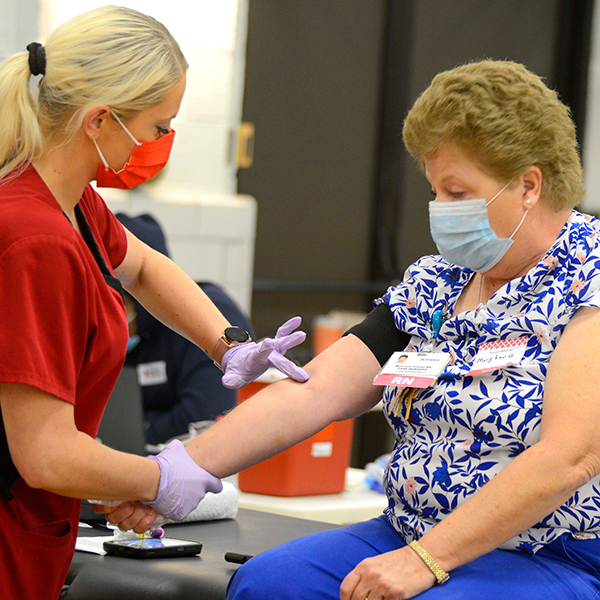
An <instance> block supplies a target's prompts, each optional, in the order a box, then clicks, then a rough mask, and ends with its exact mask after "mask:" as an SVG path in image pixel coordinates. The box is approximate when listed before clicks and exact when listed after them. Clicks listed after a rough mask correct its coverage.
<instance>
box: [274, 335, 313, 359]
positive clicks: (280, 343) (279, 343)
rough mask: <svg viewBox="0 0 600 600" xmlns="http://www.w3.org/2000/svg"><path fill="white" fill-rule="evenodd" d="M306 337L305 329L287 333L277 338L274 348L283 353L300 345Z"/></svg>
mask: <svg viewBox="0 0 600 600" xmlns="http://www.w3.org/2000/svg"><path fill="white" fill-rule="evenodd" d="M305 339H306V333H304V331H295V332H294V333H292V334H291V335H286V336H285V337H283V338H276V339H275V344H274V349H275V350H276V351H277V352H281V354H283V353H284V352H285V351H286V350H289V349H290V348H293V347H294V346H299V345H300V344H301V343H302V342H303V341H304V340H305Z"/></svg>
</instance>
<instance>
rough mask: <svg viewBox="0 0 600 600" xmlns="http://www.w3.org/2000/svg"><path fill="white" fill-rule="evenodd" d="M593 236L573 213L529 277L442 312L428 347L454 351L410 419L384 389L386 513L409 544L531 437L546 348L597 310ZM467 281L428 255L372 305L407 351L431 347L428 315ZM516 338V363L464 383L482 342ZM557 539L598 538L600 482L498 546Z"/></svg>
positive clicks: (597, 226) (598, 253)
mask: <svg viewBox="0 0 600 600" xmlns="http://www.w3.org/2000/svg"><path fill="white" fill-rule="evenodd" d="M599 234H600V223H599V222H598V221H597V220H595V219H592V218H591V217H589V216H585V215H582V214H580V213H578V212H575V211H573V213H572V215H571V216H570V218H569V220H568V221H567V223H566V224H565V226H564V228H563V230H562V231H561V233H560V235H559V237H558V239H557V240H556V242H555V243H554V245H553V246H552V247H551V248H550V250H549V251H548V252H547V253H546V255H545V256H544V257H543V258H542V259H541V260H540V261H539V263H538V264H537V265H536V266H535V267H533V268H532V269H531V270H530V271H529V272H528V273H527V274H526V275H524V276H523V277H520V278H518V279H514V280H513V281H511V282H510V283H508V284H507V285H505V286H504V287H502V288H501V289H500V290H498V291H497V292H496V293H495V294H494V296H492V298H491V299H490V300H488V302H487V303H486V304H485V305H480V307H479V308H478V309H477V310H475V311H467V312H463V313H460V314H458V315H455V316H450V317H449V318H448V319H447V320H446V321H445V322H444V323H443V325H442V327H441V329H440V330H439V334H438V337H437V340H436V344H435V351H436V352H449V353H450V355H451V361H450V363H449V366H448V367H447V368H446V370H445V371H444V372H443V373H442V375H441V376H440V377H439V378H438V380H437V382H436V383H435V384H434V385H433V386H432V387H430V388H426V389H424V390H422V391H420V392H419V393H418V394H417V395H416V396H415V397H414V399H413V402H412V408H411V409H410V416H409V418H408V420H406V418H405V414H404V411H400V413H399V414H398V416H394V411H393V408H394V396H395V392H396V389H395V388H393V387H390V386H388V387H386V389H385V391H384V395H383V404H384V412H385V415H386V418H387V420H388V422H389V423H390V425H391V426H392V428H393V430H394V432H395V436H396V445H395V447H394V451H393V453H392V456H391V459H390V462H389V464H388V466H387V469H386V472H385V488H386V493H387V496H388V500H389V507H388V508H387V509H386V513H387V516H388V518H389V519H390V521H391V523H392V524H393V526H394V527H395V528H396V529H397V530H398V531H399V532H400V534H401V535H402V536H403V538H404V539H406V541H407V542H410V541H411V540H412V539H415V538H419V537H421V536H422V535H423V534H424V533H426V532H427V531H429V530H430V529H431V528H432V527H433V526H434V525H435V524H436V523H437V522H438V521H440V520H441V519H443V518H444V517H445V516H446V515H448V514H449V513H450V512H452V510H454V509H455V508H456V507H457V506H459V505H460V504H461V503H463V502H464V501H465V500H467V499H468V498H469V496H471V495H472V494H473V493H474V492H476V491H477V490H478V489H479V488H480V487H481V486H482V485H483V484H485V483H486V482H487V481H488V480H490V479H491V478H493V477H494V476H495V475H497V474H498V473H499V472H500V471H501V470H502V468H504V467H505V466H506V465H507V464H508V463H510V461H511V460H512V459H513V458H515V457H516V456H518V455H519V454H520V453H521V452H523V450H525V449H527V448H529V447H530V446H532V445H533V444H535V443H536V442H537V441H538V440H539V436H540V423H541V414H542V399H543V395H544V383H545V380H546V371H547V368H548V363H549V361H550V356H551V355H552V351H553V350H554V348H555V347H556V345H557V343H558V341H559V340H560V337H561V335H562V332H563V330H564V328H565V326H566V325H567V323H568V322H569V320H570V319H571V318H572V317H573V315H574V314H575V311H576V310H577V309H578V308H579V307H582V306H595V307H600V240H599ZM472 276H473V271H470V270H469V269H464V268H461V267H457V266H456V265H453V264H451V263H448V262H447V261H445V260H444V259H443V258H441V257H439V256H426V257H424V258H422V259H420V260H419V261H418V262H416V263H415V264H413V265H412V266H411V267H409V268H408V270H407V271H406V274H405V278H404V281H403V282H402V283H401V284H400V285H398V286H397V287H395V288H390V289H389V290H388V292H387V294H386V295H385V296H384V297H383V298H381V299H380V300H378V301H376V304H378V303H381V302H385V303H387V304H388V305H389V307H390V309H391V312H392V315H393V317H394V320H395V322H396V325H397V327H398V328H399V329H401V330H402V331H405V332H406V333H408V334H409V335H411V336H412V337H411V342H410V345H409V349H413V350H415V351H419V350H422V349H423V348H424V346H425V344H426V343H427V342H429V341H430V340H431V339H432V336H433V333H432V325H431V323H432V317H433V313H434V312H435V311H437V310H443V311H444V312H445V313H446V314H448V315H452V312H453V309H454V305H455V303H456V301H457V299H458V297H459V296H460V293H461V292H462V290H463V289H464V287H465V286H466V284H467V283H468V282H469V280H470V278H471V277H472ZM515 338H526V351H525V355H524V358H523V359H522V361H521V363H520V364H518V365H515V366H509V367H505V368H502V369H499V370H496V371H493V372H491V373H485V374H482V375H479V376H475V377H473V376H469V375H467V373H468V372H469V371H470V369H471V365H472V363H473V360H474V358H475V356H476V354H477V351H478V349H479V348H480V346H481V345H482V344H486V343H488V342H494V341H497V340H505V339H515ZM599 368H600V364H599ZM565 400H567V399H565ZM565 532H570V533H571V534H572V535H573V536H574V537H576V538H589V537H598V533H599V532H600V477H596V478H594V479H592V480H591V481H589V482H588V483H587V484H585V485H584V486H583V487H581V488H580V489H579V490H578V491H577V492H576V493H575V494H574V495H573V496H572V497H571V498H570V500H568V501H567V502H566V503H565V504H564V505H563V506H561V507H560V508H559V509H558V510H556V511H555V512H553V513H552V514H550V515H549V516H548V517H546V518H545V519H544V520H543V521H541V522H540V523H538V524H537V525H535V526H534V527H531V528H530V529H528V530H527V531H525V532H523V533H521V534H520V535H518V536H515V537H514V538H512V539H511V540H509V541H508V542H506V543H505V544H503V546H502V547H503V548H511V549H519V550H526V551H530V552H536V551H537V550H539V549H540V548H542V547H543V546H544V545H545V544H548V543H549V542H551V541H552V540H554V539H556V538H557V537H559V536H560V535H562V534H564V533H565Z"/></svg>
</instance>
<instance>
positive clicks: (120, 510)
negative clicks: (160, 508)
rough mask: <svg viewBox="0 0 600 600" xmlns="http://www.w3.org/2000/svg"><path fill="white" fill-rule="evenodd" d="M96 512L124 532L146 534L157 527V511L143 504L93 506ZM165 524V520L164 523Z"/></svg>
mask: <svg viewBox="0 0 600 600" xmlns="http://www.w3.org/2000/svg"><path fill="white" fill-rule="evenodd" d="M92 508H93V509H94V512H97V513H100V514H102V513H104V514H105V516H106V520H107V521H108V522H109V523H112V524H113V525H117V526H118V527H119V528H120V529H122V530H123V531H130V530H132V531H135V533H145V532H146V531H148V530H149V529H150V528H151V527H152V526H153V525H155V523H154V522H155V519H156V516H157V515H156V511H155V510H154V509H153V508H151V507H150V506H146V505H145V504H142V503H141V502H137V501H135V502H132V501H125V502H121V503H120V504H118V505H117V506H114V505H113V506H110V505H106V504H96V503H94V504H93V505H92ZM162 522H164V519H163V521H162Z"/></svg>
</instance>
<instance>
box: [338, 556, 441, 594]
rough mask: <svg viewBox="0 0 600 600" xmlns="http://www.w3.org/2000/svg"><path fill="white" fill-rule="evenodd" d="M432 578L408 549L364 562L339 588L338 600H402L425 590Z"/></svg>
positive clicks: (424, 565) (425, 567) (426, 568)
mask: <svg viewBox="0 0 600 600" xmlns="http://www.w3.org/2000/svg"><path fill="white" fill-rule="evenodd" d="M434 583H435V576H434V575H433V573H432V572H431V571H430V570H429V568H428V567H427V565H426V564H425V563H424V562H423V561H422V560H421V559H420V558H419V557H418V556H417V554H415V552H413V550H411V549H410V548H409V547H408V546H407V547H405V548H401V549H400V550H394V551H392V552H386V553H385V554H379V555H378V556H373V557H370V558H366V559H365V560H363V561H362V562H360V563H359V564H358V565H357V566H356V568H355V569H354V570H353V571H351V572H350V573H349V574H348V575H347V576H346V578H345V579H344V581H342V585H341V587H340V600H365V599H368V600H405V599H406V598H413V597H414V596H417V595H418V594H420V593H421V592H424V591H425V590H428V589H429V588H430V587H432V586H433V584H434Z"/></svg>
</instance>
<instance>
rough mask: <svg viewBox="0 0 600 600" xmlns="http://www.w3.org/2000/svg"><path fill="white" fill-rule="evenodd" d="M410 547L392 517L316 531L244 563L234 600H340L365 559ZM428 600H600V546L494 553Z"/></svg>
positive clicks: (582, 543)
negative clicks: (345, 581)
mask: <svg viewBox="0 0 600 600" xmlns="http://www.w3.org/2000/svg"><path fill="white" fill-rule="evenodd" d="M403 546H405V543H404V541H403V540H402V538H401V537H400V536H399V535H398V534H397V533H396V531H395V530H394V529H393V528H392V526H391V525H390V524H389V522H388V520H387V518H386V517H385V516H383V515H382V516H381V517H378V518H376V519H371V520H370V521H366V522H364V523H356V524H354V525H350V526H347V527H342V528H339V529H333V530H331V531H324V532H321V533H315V534H312V535H309V536H306V537H303V538H299V539H297V540H292V541H291V542H287V543H286V544H283V545H281V546H278V547H277V548H273V549H272V550H268V551H267V552H263V553H261V554H259V555H257V556H255V557H254V558H252V559H251V560H249V561H248V562H247V563H246V564H244V565H242V566H241V567H240V568H239V569H238V570H237V572H236V573H235V574H234V576H233V578H232V579H231V581H230V583H229V589H228V592H227V598H228V600H266V599H267V598H273V599H274V600H275V599H276V600H300V599H302V600H316V599H319V600H339V597H340V592H339V589H340V585H341V583H342V580H343V579H344V577H345V576H346V575H347V574H348V573H349V572H350V571H351V570H352V569H354V567H355V566H356V565H357V564H358V563H359V562H360V561H361V560H363V559H365V558H368V557H369V556H374V555H377V554H382V553H384V552H389V551H391V550H396V549H398V548H402V547H403ZM419 598H422V599H423V600H442V599H443V600H473V599H477V600H521V599H522V600H593V599H596V600H600V540H595V539H594V540H574V539H573V538H571V537H570V536H568V535H564V536H562V537H561V538H559V539H558V540H556V541H555V542H553V543H552V544H550V545H548V546H546V547H545V548H543V549H542V550H540V551H539V552H538V553H537V554H535V555H532V554H526V553H524V552H513V551H508V550H494V551H492V552H490V553H489V554H486V555H484V556H481V557H480V558H478V559H476V560H474V561H472V562H471V563H469V564H466V565H464V566H462V567H459V568H457V569H454V570H453V571H452V572H451V573H450V579H449V581H447V582H446V583H444V584H443V585H440V586H435V587H432V588H430V589H429V590H427V591H426V592H423V594H421V595H420V596H419Z"/></svg>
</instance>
